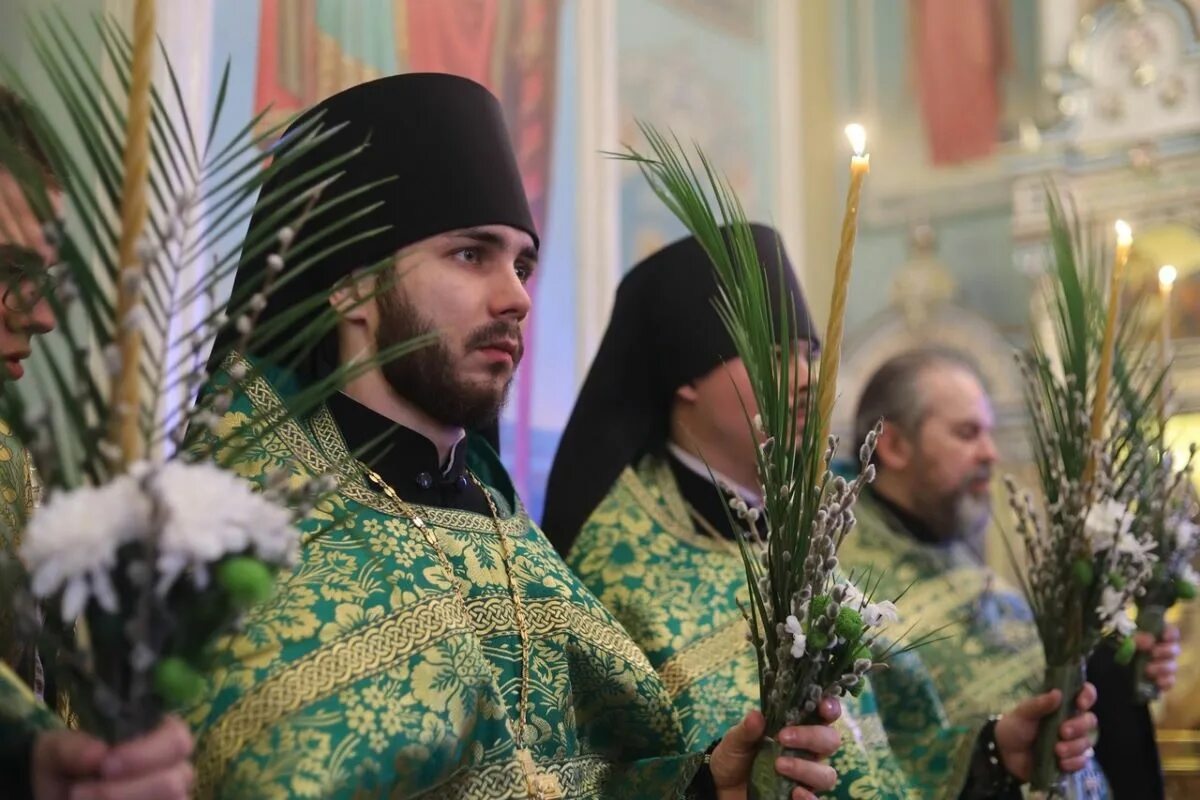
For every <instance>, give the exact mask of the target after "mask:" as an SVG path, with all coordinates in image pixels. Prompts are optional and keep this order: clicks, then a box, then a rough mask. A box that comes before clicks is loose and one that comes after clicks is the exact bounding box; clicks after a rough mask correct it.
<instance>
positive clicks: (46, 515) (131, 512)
mask: <svg viewBox="0 0 1200 800" xmlns="http://www.w3.org/2000/svg"><path fill="white" fill-rule="evenodd" d="M149 524H150V504H149V502H147V500H146V498H145V497H143V496H142V493H141V491H140V489H139V486H138V484H137V481H136V480H134V479H133V478H131V477H129V476H121V477H119V478H117V479H115V480H113V481H111V482H110V483H107V484H105V485H104V486H101V487H99V488H93V487H90V486H84V487H81V488H78V489H75V490H73V491H69V492H55V493H54V494H53V495H51V496H50V499H49V500H48V501H47V502H46V503H45V504H44V505H42V506H41V507H39V508H38V509H37V510H36V511H35V512H34V514H33V516H32V517H31V518H30V520H29V526H28V527H27V528H26V531H25V542H24V544H23V545H22V546H21V558H22V559H23V560H24V562H25V565H26V567H27V568H28V569H29V572H30V575H31V576H32V587H31V588H32V589H33V593H34V594H35V595H37V596H38V597H42V598H47V597H51V596H53V595H54V594H56V593H58V592H59V591H61V592H62V594H63V597H62V615H63V619H64V620H67V621H73V620H74V619H75V618H77V617H78V616H79V615H80V613H82V612H83V609H84V608H85V607H86V605H87V602H88V600H89V599H92V598H95V600H96V602H97V603H99V604H100V605H101V607H103V608H104V609H105V610H106V611H113V612H115V611H116V610H117V597H116V591H115V590H114V589H113V585H112V579H111V577H110V573H111V572H112V570H113V568H114V567H115V566H116V561H117V550H119V549H120V547H121V545H123V544H125V543H127V542H130V541H133V540H135V539H139V538H142V537H144V536H146V534H147V533H148V532H149Z"/></svg>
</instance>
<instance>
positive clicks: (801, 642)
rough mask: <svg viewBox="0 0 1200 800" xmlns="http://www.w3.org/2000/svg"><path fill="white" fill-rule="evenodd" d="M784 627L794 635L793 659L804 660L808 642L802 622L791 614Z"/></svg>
mask: <svg viewBox="0 0 1200 800" xmlns="http://www.w3.org/2000/svg"><path fill="white" fill-rule="evenodd" d="M784 627H785V628H786V629H787V632H788V633H790V634H791V635H792V658H803V657H804V649H805V647H806V646H807V645H808V641H807V639H806V638H805V636H804V628H803V627H802V626H801V625H800V620H798V619H796V616H795V615H794V614H789V615H788V618H787V623H786V624H785V625H784Z"/></svg>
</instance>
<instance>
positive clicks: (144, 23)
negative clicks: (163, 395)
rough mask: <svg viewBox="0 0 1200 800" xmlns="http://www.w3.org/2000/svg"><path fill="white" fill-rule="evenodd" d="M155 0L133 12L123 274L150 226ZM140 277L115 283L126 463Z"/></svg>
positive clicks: (137, 384)
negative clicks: (134, 319) (133, 322)
mask: <svg viewBox="0 0 1200 800" xmlns="http://www.w3.org/2000/svg"><path fill="white" fill-rule="evenodd" d="M154 43H155V36H154V0H137V3H136V5H135V6H134V11H133V58H132V61H131V64H130V81H129V106H128V109H127V113H126V125H125V152H124V166H125V177H124V182H123V183H122V185H121V239H120V243H119V249H118V257H119V262H118V263H119V264H120V269H121V272H122V275H123V276H126V275H127V276H130V277H133V276H134V275H137V274H140V273H141V271H142V265H141V264H140V263H139V261H138V254H137V245H138V241H139V240H140V239H141V236H142V230H143V229H144V228H145V225H146V209H147V204H146V203H147V201H146V190H147V183H148V179H149V174H150V113H151V112H150V77H151V71H152V69H153V67H154ZM139 285H140V282H139V281H137V280H118V281H117V317H116V331H117V345H118V347H119V348H120V353H121V369H120V370H119V371H118V373H117V375H116V378H115V379H114V383H113V403H112V412H111V413H112V425H111V427H110V430H109V436H110V438H111V439H112V441H113V443H114V444H115V445H117V447H119V448H120V452H121V462H122V466H128V465H129V464H131V463H132V462H134V461H136V460H137V459H138V458H140V457H141V454H142V439H141V435H140V433H139V422H140V417H141V413H140V412H141V357H142V355H141V354H142V332H141V329H140V328H139V327H138V326H137V325H129V324H126V321H127V320H128V319H129V317H130V314H132V313H133V311H134V309H136V308H137V307H138V305H139V304H140V297H139V294H140V292H139V290H138V286H139Z"/></svg>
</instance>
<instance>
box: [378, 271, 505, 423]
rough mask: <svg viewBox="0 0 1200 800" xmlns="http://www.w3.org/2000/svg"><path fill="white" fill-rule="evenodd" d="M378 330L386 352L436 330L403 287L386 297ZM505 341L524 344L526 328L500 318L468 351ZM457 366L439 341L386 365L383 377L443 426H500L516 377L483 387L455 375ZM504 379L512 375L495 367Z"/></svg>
mask: <svg viewBox="0 0 1200 800" xmlns="http://www.w3.org/2000/svg"><path fill="white" fill-rule="evenodd" d="M377 302H378V305H379V329H378V331H376V334H375V347H376V351H377V352H381V351H383V350H384V349H386V348H388V347H394V346H395V345H398V344H400V343H402V342H405V341H408V340H410V339H413V338H416V337H417V336H424V335H426V334H428V333H431V332H432V331H433V330H434V326H433V324H432V323H430V322H429V321H428V320H426V319H425V317H423V316H422V315H421V313H420V312H419V311H418V310H417V308H416V306H414V305H413V304H412V303H411V302H409V300H408V298H406V297H405V296H404V295H403V294H402V293H401V291H400V290H399V289H395V288H394V289H392V290H391V291H388V292H383V293H381V294H380V295H379V296H378V298H377ZM500 338H510V339H516V340H517V342H520V341H521V330H520V327H519V326H518V325H517V324H516V323H515V322H510V321H507V320H497V321H496V322H493V323H490V324H488V325H484V326H482V327H480V328H477V329H476V330H474V331H472V332H471V335H470V336H468V337H467V340H466V344H465V348H464V349H465V351H466V352H468V353H469V352H471V350H472V349H474V348H477V347H480V346H482V345H485V344H487V343H489V342H492V341H495V340H496V339H500ZM523 352H524V348H523V346H519V347H518V350H517V353H516V354H514V357H513V364H514V369H515V365H516V364H519V363H520V361H521V355H522V353H523ZM457 365H458V363H457V362H456V361H455V358H454V355H453V353H451V352H450V348H448V347H447V346H446V343H445V342H444V341H442V340H441V339H440V338H439V339H437V340H436V341H435V342H433V343H432V344H429V345H426V346H425V347H422V348H420V349H418V350H415V351H413V352H412V353H409V354H407V355H403V356H400V357H399V358H395V359H393V360H392V361H390V362H388V363H387V364H384V365H383V366H382V367H381V370H382V371H383V377H384V378H385V379H386V380H387V382H388V384H389V385H390V386H391V387H392V389H393V390H395V392H396V393H397V394H398V395H400V396H401V397H403V398H404V399H405V400H407V401H408V402H410V403H412V404H413V405H414V406H416V407H417V408H419V409H420V410H421V411H423V412H425V413H426V414H428V415H429V416H430V417H432V418H433V419H435V420H437V421H438V422H440V423H442V424H443V425H450V426H454V427H458V428H466V429H467V430H478V429H480V428H483V427H484V426H487V425H490V424H491V423H493V422H495V421H496V419H497V418H499V416H500V410H501V409H502V408H504V403H505V401H506V400H507V399H508V387H509V386H510V385H511V384H512V376H511V375H510V376H509V377H508V379H507V380H505V381H503V382H502V383H501V382H499V381H496V382H491V383H487V384H479V383H475V382H471V381H467V380H464V379H462V378H461V377H460V376H459V375H458V373H457V372H456V369H455V368H456V367H457ZM493 370H494V374H495V375H497V376H499V375H502V374H503V373H504V372H506V371H507V367H506V366H505V365H504V364H496V365H495V366H494V367H493Z"/></svg>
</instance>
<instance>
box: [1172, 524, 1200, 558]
mask: <svg viewBox="0 0 1200 800" xmlns="http://www.w3.org/2000/svg"><path fill="white" fill-rule="evenodd" d="M1197 531H1200V525H1196V523H1194V522H1192V521H1191V520H1190V519H1179V520H1176V521H1175V528H1174V533H1175V549H1176V550H1179V551H1181V552H1187V551H1188V549H1189V548H1191V546H1192V542H1194V541H1195V540H1196V533H1197Z"/></svg>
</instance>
